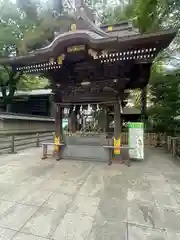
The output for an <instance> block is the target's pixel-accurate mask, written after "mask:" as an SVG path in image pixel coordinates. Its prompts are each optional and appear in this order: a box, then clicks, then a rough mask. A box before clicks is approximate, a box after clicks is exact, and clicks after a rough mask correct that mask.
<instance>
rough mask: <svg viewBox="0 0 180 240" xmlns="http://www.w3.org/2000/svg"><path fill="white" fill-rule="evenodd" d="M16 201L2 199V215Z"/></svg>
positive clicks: (0, 209) (0, 206)
mask: <svg viewBox="0 0 180 240" xmlns="http://www.w3.org/2000/svg"><path fill="white" fill-rule="evenodd" d="M13 205H15V203H13V202H8V201H4V200H0V217H1V216H3V215H4V214H5V213H6V212H7V211H8V210H9V209H10V208H11V207H12V206H13Z"/></svg>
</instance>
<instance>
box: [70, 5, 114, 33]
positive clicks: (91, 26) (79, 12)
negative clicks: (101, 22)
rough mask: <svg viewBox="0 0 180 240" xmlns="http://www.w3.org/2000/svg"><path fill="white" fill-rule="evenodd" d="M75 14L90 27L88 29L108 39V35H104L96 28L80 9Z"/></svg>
mask: <svg viewBox="0 0 180 240" xmlns="http://www.w3.org/2000/svg"><path fill="white" fill-rule="evenodd" d="M75 14H79V15H80V16H78V17H82V18H83V20H84V21H85V22H86V23H87V24H88V25H89V26H90V28H91V29H92V30H93V31H94V32H95V33H98V34H100V35H102V36H104V37H109V36H110V34H108V33H106V32H105V31H103V30H102V29H101V28H100V27H98V26H97V25H96V24H94V23H93V22H92V21H91V20H90V19H89V18H88V17H87V16H86V15H85V12H84V10H82V8H80V10H79V11H77V12H76V13H75Z"/></svg>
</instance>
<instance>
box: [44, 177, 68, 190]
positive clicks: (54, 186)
mask: <svg viewBox="0 0 180 240" xmlns="http://www.w3.org/2000/svg"><path fill="white" fill-rule="evenodd" d="M62 183H63V181H61V180H53V179H47V180H45V181H44V182H43V183H42V184H41V188H42V189H44V190H49V191H53V192H54V191H58V190H59V189H61V185H62Z"/></svg>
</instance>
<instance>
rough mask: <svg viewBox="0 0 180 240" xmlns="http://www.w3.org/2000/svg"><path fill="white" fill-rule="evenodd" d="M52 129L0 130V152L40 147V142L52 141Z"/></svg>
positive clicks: (13, 151)
mask: <svg viewBox="0 0 180 240" xmlns="http://www.w3.org/2000/svg"><path fill="white" fill-rule="evenodd" d="M53 134H54V133H53V131H52V130H41V131H38V130H37V131H24V132H18V133H17V132H6V133H1V132H0V154H3V153H15V152H17V151H20V150H23V149H26V148H30V147H40V145H41V143H42V142H45V141H51V142H52V141H53Z"/></svg>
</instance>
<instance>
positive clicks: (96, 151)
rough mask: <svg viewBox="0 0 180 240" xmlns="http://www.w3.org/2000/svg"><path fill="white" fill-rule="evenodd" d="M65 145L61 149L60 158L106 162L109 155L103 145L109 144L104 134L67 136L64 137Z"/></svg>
mask: <svg viewBox="0 0 180 240" xmlns="http://www.w3.org/2000/svg"><path fill="white" fill-rule="evenodd" d="M65 144H66V147H65V148H64V150H63V153H62V158H64V159H73V160H83V161H88V160H91V161H98V162H108V160H109V155H108V153H107V151H106V149H104V147H103V146H104V145H108V144H109V140H108V139H106V135H99V136H67V137H65Z"/></svg>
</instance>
